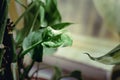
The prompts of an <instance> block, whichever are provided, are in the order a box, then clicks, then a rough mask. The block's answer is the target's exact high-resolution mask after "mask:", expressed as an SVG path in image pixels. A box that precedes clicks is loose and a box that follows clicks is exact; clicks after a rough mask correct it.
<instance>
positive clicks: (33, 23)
mask: <svg viewBox="0 0 120 80" xmlns="http://www.w3.org/2000/svg"><path fill="white" fill-rule="evenodd" d="M38 14H39V10H38V11H37V13H36V14H35V18H34V20H33V22H32V25H31V26H32V27H31V30H30V32H32V31H33V28H34V25H35V22H36V20H37V16H38Z"/></svg>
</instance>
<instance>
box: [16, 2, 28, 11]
mask: <svg viewBox="0 0 120 80" xmlns="http://www.w3.org/2000/svg"><path fill="white" fill-rule="evenodd" d="M15 1H16V2H17V3H18V4H20V5H21V6H22V7H23V8H25V9H26V8H27V7H26V6H25V5H24V4H22V3H21V2H20V1H19V0H15Z"/></svg>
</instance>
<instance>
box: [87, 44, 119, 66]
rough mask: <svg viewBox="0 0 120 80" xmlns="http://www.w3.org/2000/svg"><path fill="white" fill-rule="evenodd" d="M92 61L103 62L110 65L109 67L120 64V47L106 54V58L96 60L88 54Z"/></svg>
mask: <svg viewBox="0 0 120 80" xmlns="http://www.w3.org/2000/svg"><path fill="white" fill-rule="evenodd" d="M86 54H87V55H88V56H89V57H90V59H92V60H95V61H98V62H101V63H103V64H108V65H114V64H120V45H118V46H117V47H115V48H114V49H113V50H111V51H110V52H108V53H107V54H105V55H104V56H101V57H98V58H95V57H92V56H91V55H89V54H88V53H86Z"/></svg>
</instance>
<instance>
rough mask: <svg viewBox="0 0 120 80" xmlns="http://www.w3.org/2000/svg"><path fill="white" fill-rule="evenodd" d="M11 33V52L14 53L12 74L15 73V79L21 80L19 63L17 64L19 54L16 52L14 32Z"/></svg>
mask: <svg viewBox="0 0 120 80" xmlns="http://www.w3.org/2000/svg"><path fill="white" fill-rule="evenodd" d="M9 35H10V42H11V44H12V45H11V46H10V49H11V53H12V55H11V56H12V58H13V59H12V63H11V71H12V75H13V80H19V76H18V75H19V73H18V64H17V54H16V46H15V42H14V38H13V34H9Z"/></svg>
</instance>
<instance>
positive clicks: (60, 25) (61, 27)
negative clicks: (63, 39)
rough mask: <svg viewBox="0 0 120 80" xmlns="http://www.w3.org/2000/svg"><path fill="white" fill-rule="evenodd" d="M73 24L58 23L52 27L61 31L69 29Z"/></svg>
mask: <svg viewBox="0 0 120 80" xmlns="http://www.w3.org/2000/svg"><path fill="white" fill-rule="evenodd" d="M71 24H72V23H67V22H66V23H58V24H55V25H52V26H51V27H52V28H53V29H55V30H60V29H64V28H65V27H68V26H69V25H71Z"/></svg>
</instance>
